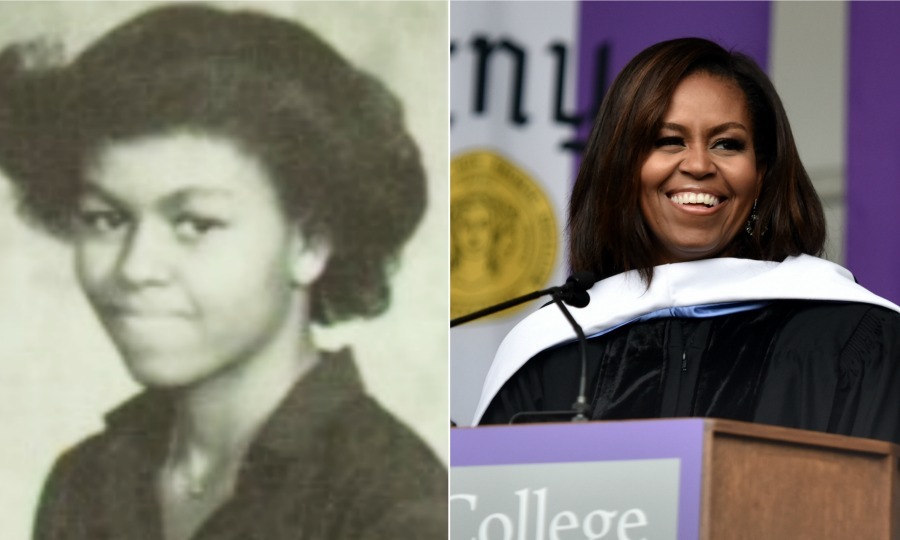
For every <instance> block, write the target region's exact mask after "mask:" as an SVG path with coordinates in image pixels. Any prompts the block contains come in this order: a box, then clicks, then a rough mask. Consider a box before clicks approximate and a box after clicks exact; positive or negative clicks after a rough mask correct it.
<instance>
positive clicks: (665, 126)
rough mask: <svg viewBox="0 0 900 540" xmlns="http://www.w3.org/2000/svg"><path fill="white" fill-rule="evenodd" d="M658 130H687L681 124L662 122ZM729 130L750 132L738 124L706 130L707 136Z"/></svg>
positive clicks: (728, 124)
mask: <svg viewBox="0 0 900 540" xmlns="http://www.w3.org/2000/svg"><path fill="white" fill-rule="evenodd" d="M660 129H667V130H669V131H676V132H678V133H687V132H688V129H687V128H686V127H684V126H683V125H681V124H677V123H675V122H663V125H662V127H661V128H660ZM729 129H740V130H743V131H746V132H748V133H749V132H750V130H749V129H747V126H745V125H744V124H742V123H740V122H724V123H722V124H719V125H716V126H713V127H711V128H709V129H707V130H706V134H707V135H715V134H717V133H722V132H723V131H728V130H729Z"/></svg>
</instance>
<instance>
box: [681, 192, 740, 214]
mask: <svg viewBox="0 0 900 540" xmlns="http://www.w3.org/2000/svg"><path fill="white" fill-rule="evenodd" d="M666 197H667V198H668V199H669V201H670V202H671V203H672V205H674V206H675V207H677V208H678V209H680V210H682V211H684V212H687V213H689V214H694V215H709V214H714V213H716V212H717V211H718V210H719V209H720V208H721V207H722V204H723V203H725V202H726V201H727V200H728V199H727V198H726V197H720V196H718V195H715V194H713V193H704V192H694V191H679V192H675V193H667V194H666Z"/></svg>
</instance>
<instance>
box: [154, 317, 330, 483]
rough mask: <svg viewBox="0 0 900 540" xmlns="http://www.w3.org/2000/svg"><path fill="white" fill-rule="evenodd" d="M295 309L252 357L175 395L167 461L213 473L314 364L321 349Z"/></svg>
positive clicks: (234, 457) (243, 446) (242, 447)
mask: <svg viewBox="0 0 900 540" xmlns="http://www.w3.org/2000/svg"><path fill="white" fill-rule="evenodd" d="M300 318H301V316H300V314H299V313H298V314H297V315H295V316H290V317H287V320H286V321H285V324H284V328H283V331H279V332H277V333H276V335H275V337H274V339H273V340H272V341H271V342H270V343H268V344H267V346H266V347H265V348H263V349H261V350H259V351H256V354H254V355H253V357H252V358H249V359H246V360H243V361H238V362H235V364H234V365H233V366H231V368H229V369H227V370H225V371H223V372H221V373H218V374H216V375H215V376H214V377H211V378H209V379H206V380H204V381H202V382H200V383H198V384H195V385H192V386H190V387H186V388H183V389H181V390H180V391H179V393H178V394H177V396H178V397H177V402H176V411H177V413H176V416H175V422H174V425H173V434H172V441H173V444H172V448H171V452H170V456H169V459H170V461H171V462H175V463H177V462H179V461H184V460H188V461H193V462H195V463H198V464H200V465H202V466H201V467H198V468H199V469H200V470H201V471H202V470H204V469H206V470H210V469H211V470H210V472H211V473H212V474H215V469H218V468H220V466H221V465H222V464H226V463H229V462H233V461H235V460H237V459H239V458H240V457H241V456H242V455H243V453H244V451H245V450H246V448H247V446H248V445H249V444H250V442H251V441H252V440H253V438H254V437H255V435H256V434H257V432H258V431H259V429H260V428H261V427H262V425H263V424H264V423H265V421H266V420H267V419H268V417H269V416H270V415H271V414H272V413H273V412H274V410H275V409H276V408H277V407H278V405H279V403H280V402H281V401H282V400H283V399H284V397H285V396H286V395H287V393H288V392H289V391H290V389H291V388H292V387H293V386H294V385H295V384H296V383H297V381H299V380H300V379H301V378H302V377H303V376H304V375H305V374H306V373H307V372H308V371H309V370H310V369H311V368H312V367H313V366H315V365H316V363H318V360H319V354H318V351H317V350H316V349H315V347H314V346H313V344H312V342H311V340H310V338H309V336H308V334H305V333H304V334H301V335H300V336H298V335H297V329H298V328H303V327H304V326H305V325H303V324H301V322H302V321H300V320H299V319H300Z"/></svg>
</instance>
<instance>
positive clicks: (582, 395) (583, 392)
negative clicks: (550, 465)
mask: <svg viewBox="0 0 900 540" xmlns="http://www.w3.org/2000/svg"><path fill="white" fill-rule="evenodd" d="M551 294H552V296H553V302H554V303H555V304H556V305H557V306H558V307H559V309H560V311H562V313H563V316H564V317H565V318H566V320H567V321H568V322H569V324H570V325H571V326H572V328H573V329H574V330H575V334H576V335H577V336H578V349H579V352H580V356H581V377H579V380H578V397H576V398H575V403H573V404H572V409H571V410H567V411H522V412H518V413H516V414H514V415H512V417H511V418H510V419H509V423H510V424H519V423H527V422H528V421H530V420H538V419H547V418H549V417H561V418H562V419H568V420H569V421H570V422H587V421H588V420H590V419H589V418H588V417H587V413H588V412H589V411H590V405H588V403H587V338H586V337H585V336H584V330H583V329H582V328H581V325H580V324H578V323H577V322H575V318H574V317H572V313H571V312H570V311H569V308H567V307H566V305H565V303H564V302H563V299H562V295H561V294H560V293H559V292H558V291H554V292H553V293H551Z"/></svg>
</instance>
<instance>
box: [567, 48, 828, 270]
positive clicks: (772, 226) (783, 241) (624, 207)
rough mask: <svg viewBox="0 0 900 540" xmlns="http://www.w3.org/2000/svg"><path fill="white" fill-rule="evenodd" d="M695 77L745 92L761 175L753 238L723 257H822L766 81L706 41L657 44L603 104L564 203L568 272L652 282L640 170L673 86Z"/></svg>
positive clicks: (813, 215) (808, 194)
mask: <svg viewBox="0 0 900 540" xmlns="http://www.w3.org/2000/svg"><path fill="white" fill-rule="evenodd" d="M698 72H703V73H709V74H711V75H714V76H717V77H721V78H723V79H725V80H729V81H732V82H734V83H735V84H736V85H737V86H738V87H739V88H740V89H741V90H742V91H743V93H744V95H745V96H746V98H747V104H748V109H749V113H750V118H751V122H752V124H753V133H754V137H753V139H754V140H753V145H754V149H755V152H756V156H757V166H758V167H761V168H762V169H763V170H764V171H765V173H764V176H763V182H762V188H761V191H760V195H759V199H758V201H757V209H756V211H757V215H758V221H757V223H756V227H755V229H754V232H753V234H752V235H749V234H746V233H745V232H744V231H743V230H742V231H740V232H739V233H738V235H737V236H736V237H735V239H734V240H733V241H732V245H731V246H730V248H729V255H730V256H735V257H741V258H747V259H758V260H766V261H782V260H784V259H785V258H786V257H788V256H791V255H799V254H803V253H806V254H811V255H818V254H820V253H821V252H822V249H823V245H824V242H825V217H824V214H823V211H822V205H821V202H820V201H819V197H818V195H817V194H816V192H815V189H814V188H813V186H812V183H811V182H810V179H809V176H808V175H807V173H806V170H805V169H804V168H803V164H802V163H801V162H800V156H799V154H798V152H797V147H796V145H795V144H794V137H793V135H792V133H791V127H790V124H789V122H788V118H787V114H786V113H785V111H784V107H783V105H782V104H781V100H780V99H779V97H778V94H777V93H776V92H775V88H774V87H773V86H772V83H771V81H770V80H769V78H768V77H767V76H766V74H765V73H764V72H763V71H762V70H761V69H760V68H759V66H757V65H756V63H755V62H754V61H753V60H752V59H750V58H749V57H747V56H746V55H744V54H741V53H737V52H729V51H727V50H725V49H724V48H722V47H721V46H719V45H718V44H716V43H713V42H712V41H708V40H705V39H700V38H682V39H675V40H671V41H664V42H662V43H657V44H656V45H653V46H651V47H649V48H647V49H645V50H644V51H642V52H641V53H640V54H638V55H637V56H636V57H634V59H632V60H631V62H629V63H628V65H627V66H625V69H623V70H622V72H621V73H620V74H619V76H618V77H617V78H616V80H615V81H614V82H613V84H612V86H611V87H610V89H609V91H608V92H607V95H606V97H605V98H604V100H603V104H602V106H601V108H600V112H599V114H598V115H597V118H596V120H595V123H594V127H593V129H592V132H591V135H590V138H589V139H588V144H587V147H586V149H585V154H584V157H583V160H582V163H581V168H580V170H579V172H578V177H577V179H576V181H575V186H574V188H573V190H572V197H571V200H570V202H569V221H568V230H567V233H568V240H569V264H570V265H571V268H572V271H575V272H577V271H591V272H594V273H596V274H597V275H598V276H599V277H600V278H605V277H609V276H612V275H615V274H618V273H621V272H624V271H627V270H635V269H636V270H639V271H640V273H641V275H642V277H643V278H644V280H645V281H646V282H647V283H648V284H649V282H650V280H651V279H652V277H653V265H654V264H655V263H654V261H655V260H656V253H655V247H654V243H653V238H652V234H651V232H650V230H649V228H648V227H647V224H646V223H645V222H644V218H643V216H642V214H641V210H640V205H639V200H640V170H641V166H642V165H643V163H644V160H645V159H646V158H647V156H648V154H649V152H650V150H651V149H652V147H653V143H654V141H655V140H656V138H657V137H658V133H659V129H660V127H661V126H662V122H663V116H664V115H665V113H666V110H667V109H668V106H669V101H670V98H671V96H672V94H673V93H674V91H675V88H676V86H678V84H679V83H680V82H681V81H682V80H683V79H684V78H685V77H687V76H688V75H691V74H693V73H698Z"/></svg>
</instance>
